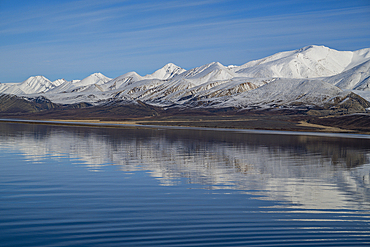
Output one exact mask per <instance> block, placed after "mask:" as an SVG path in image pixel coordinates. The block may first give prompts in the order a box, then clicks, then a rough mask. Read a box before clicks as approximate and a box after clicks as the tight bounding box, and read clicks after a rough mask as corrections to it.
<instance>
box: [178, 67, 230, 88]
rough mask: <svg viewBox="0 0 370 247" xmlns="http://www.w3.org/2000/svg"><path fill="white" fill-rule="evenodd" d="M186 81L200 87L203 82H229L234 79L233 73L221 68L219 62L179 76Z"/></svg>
mask: <svg viewBox="0 0 370 247" xmlns="http://www.w3.org/2000/svg"><path fill="white" fill-rule="evenodd" d="M180 76H181V77H183V78H185V79H186V80H188V81H191V82H193V83H195V84H196V85H200V84H202V83H205V82H211V81H220V80H229V79H231V78H233V77H235V73H234V72H232V71H231V70H229V69H228V68H226V67H225V66H223V65H222V64H221V63H219V62H212V63H209V64H206V65H203V66H200V67H197V68H194V69H191V70H188V71H186V72H184V73H182V74H181V75H180Z"/></svg>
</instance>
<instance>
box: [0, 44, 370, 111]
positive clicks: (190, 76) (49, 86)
mask: <svg viewBox="0 0 370 247" xmlns="http://www.w3.org/2000/svg"><path fill="white" fill-rule="evenodd" d="M369 78H370V48H366V49H362V50H358V51H337V50H334V49H330V48H328V47H325V46H314V45H313V46H307V47H304V48H301V49H298V50H294V51H285V52H280V53H277V54H274V55H272V56H269V57H267V58H263V59H259V60H255V61H251V62H248V63H246V64H243V65H241V66H235V65H232V66H227V67H226V66H224V65H222V64H221V63H219V62H212V63H209V64H206V65H203V66H200V67H196V68H192V69H190V70H185V69H183V68H181V67H179V66H177V65H175V64H173V63H169V64H167V65H165V66H164V67H162V68H160V69H158V70H157V71H155V72H154V73H152V74H149V75H145V76H141V75H139V74H137V73H136V72H134V71H133V72H128V73H126V74H123V75H121V76H118V77H116V78H114V79H111V78H108V77H106V76H104V75H103V74H101V73H94V74H92V75H90V76H88V77H86V78H85V79H82V80H73V81H66V80H64V79H59V80H56V81H54V82H51V81H50V80H48V79H47V78H45V77H43V76H35V77H30V78H29V79H27V80H26V81H24V82H22V83H18V84H17V83H15V84H0V93H3V94H12V95H17V96H20V97H27V98H30V97H38V96H40V95H42V96H43V97H45V98H46V99H48V100H50V101H51V102H53V103H57V104H76V103H88V104H92V105H102V104H107V103H109V102H113V101H114V102H116V101H124V102H132V103H137V102H138V101H140V102H144V103H145V104H148V105H154V106H160V107H172V106H176V107H198V108H199V107H203V108H204V107H206V108H210V107H211V108H224V107H237V108H253V107H262V108H265V107H280V106H290V107H293V106H301V105H305V106H312V105H316V106H317V105H323V104H326V103H328V102H331V101H333V99H334V98H338V97H340V98H345V95H348V94H349V93H350V92H351V90H352V91H353V90H355V91H353V92H355V93H356V92H359V90H362V91H364V92H365V91H369V92H370V79H369ZM362 91H360V92H362ZM361 95H362V96H363V97H365V98H366V99H367V100H370V93H369V94H366V93H361ZM367 95H368V96H367Z"/></svg>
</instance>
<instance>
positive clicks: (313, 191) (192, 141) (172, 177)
mask: <svg viewBox="0 0 370 247" xmlns="http://www.w3.org/2000/svg"><path fill="white" fill-rule="evenodd" d="M0 147H7V148H9V147H11V148H13V149H15V150H20V151H21V152H22V153H23V154H24V155H25V156H27V158H28V159H30V160H33V161H38V160H42V159H43V157H45V156H50V155H52V156H55V158H59V157H60V156H63V157H66V156H67V157H69V158H72V159H78V160H79V162H83V163H84V164H85V165H86V167H87V168H88V169H89V170H91V171H100V170H104V169H105V166H106V165H115V166H117V167H118V169H119V170H122V171H128V172H131V171H138V170H144V171H148V173H150V175H151V176H153V177H155V178H156V179H158V180H159V181H160V184H162V185H167V186H171V185H176V184H178V183H180V179H186V181H187V183H194V184H200V185H203V186H204V187H205V188H209V189H224V188H226V189H235V190H240V191H244V192H245V193H252V191H253V193H256V194H258V195H261V196H263V197H265V199H273V200H281V201H285V202H290V203H294V204H295V205H297V207H302V208H321V209H326V208H331V209H333V208H349V209H351V208H357V209H363V208H370V207H369V205H370V204H369V203H370V185H369V173H370V163H369V160H370V159H369V158H370V156H369V155H370V140H367V139H346V138H335V137H313V136H289V135H267V134H250V133H249V134H246V133H238V132H222V131H198V130H185V129H183V130H171V129H166V130H164V129H109V128H86V127H81V128H77V127H55V126H45V125H27V124H6V123H0Z"/></svg>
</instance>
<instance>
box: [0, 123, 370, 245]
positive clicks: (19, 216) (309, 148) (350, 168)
mask: <svg viewBox="0 0 370 247" xmlns="http://www.w3.org/2000/svg"><path fill="white" fill-rule="evenodd" d="M369 174H370V139H348V138H347V139H346V138H335V137H332V138H331V137H314V136H289V135H267V134H251V133H250V134H246V133H238V132H222V131H217V132H216V131H199V130H169V129H167V130H164V129H141V130H140V129H109V128H87V127H56V126H45V125H27V124H6V123H0V245H1V246H246V245H251V246H368V245H369V244H370V211H369V210H370V181H369V180H370V179H369Z"/></svg>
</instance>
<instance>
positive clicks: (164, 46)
mask: <svg viewBox="0 0 370 247" xmlns="http://www.w3.org/2000/svg"><path fill="white" fill-rule="evenodd" d="M308 45H325V46H327V47H330V48H332V49H336V50H350V51H354V50H358V49H362V48H369V47H370V0H350V1H349V0H346V1H341V0H318V1H317V0H310V1H307V0H304V1H303V0H302V1H300V0H297V1H295V0H287V1H286V0H271V1H270V0H265V1H264V0H258V1H253V0H251V1H248V0H196V1H193V0H186V1H185V0H162V1H154V0H152V1H148V0H134V1H131V0H126V1H124V0H121V1H118V0H102V1H97V0H77V1H76V0H75V1H68V0H32V1H29V0H0V82H3V83H6V82H22V81H24V80H26V79H27V78H28V77H30V76H35V75H43V76H45V77H47V78H48V79H50V80H51V81H54V80H56V79H60V78H64V79H66V80H73V79H83V78H85V77H87V76H89V75H90V74H92V73H95V72H101V73H103V74H104V75H106V76H108V77H111V78H115V77H117V76H120V75H122V74H125V73H127V72H130V71H136V72H137V73H139V74H140V75H146V74H151V73H153V72H154V71H155V70H157V69H159V68H161V67H163V66H164V65H165V64H167V63H170V62H172V63H175V64H176V65H178V66H180V67H182V68H184V69H191V68H194V67H197V66H201V65H204V64H207V63H211V62H220V63H222V64H224V65H231V64H232V65H242V64H244V63H247V62H249V61H252V60H256V59H260V58H263V57H266V56H270V55H273V54H275V53H277V52H281V51H288V50H295V49H299V48H302V47H305V46H308Z"/></svg>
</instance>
